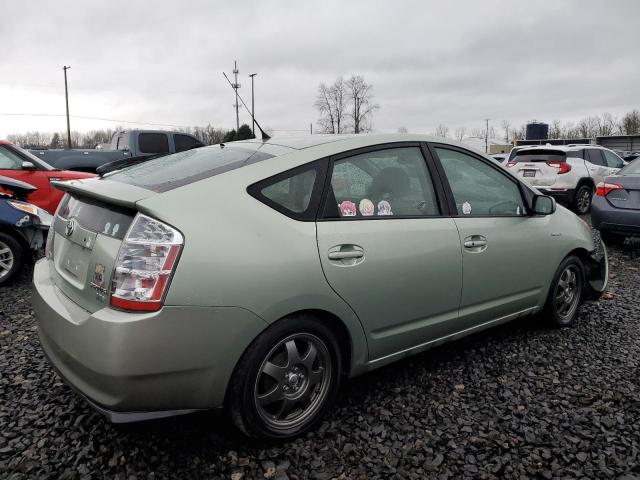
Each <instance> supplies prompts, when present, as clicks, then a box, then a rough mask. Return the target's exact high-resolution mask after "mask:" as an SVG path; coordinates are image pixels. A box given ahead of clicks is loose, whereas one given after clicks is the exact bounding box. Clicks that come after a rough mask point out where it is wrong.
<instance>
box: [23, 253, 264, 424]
mask: <svg viewBox="0 0 640 480" xmlns="http://www.w3.org/2000/svg"><path fill="white" fill-rule="evenodd" d="M47 262H48V260H46V259H43V260H40V261H39V262H38V263H37V264H36V266H35V268H34V278H33V309H34V312H35V315H36V319H37V324H38V334H39V337H40V343H41V345H42V348H43V350H44V352H45V354H46V355H47V357H48V359H49V361H50V362H51V364H52V365H53V366H54V367H55V369H56V370H57V371H58V372H59V373H60V376H61V377H62V378H63V379H64V380H65V381H66V382H67V383H69V384H70V385H71V386H72V387H73V388H74V389H75V390H77V391H78V392H79V393H81V394H82V395H83V396H84V397H86V398H87V399H88V400H89V401H90V403H91V404H92V405H93V406H94V407H96V408H97V409H98V410H100V411H101V412H102V413H104V414H106V415H107V417H109V418H110V419H111V420H112V421H116V422H127V421H136V420H143V419H148V418H158V417H163V416H168V415H176V414H181V413H188V412H189V411H193V410H198V409H206V408H215V407H219V406H222V405H223V403H224V396H225V393H226V388H227V384H228V382H229V379H230V377H231V374H232V372H233V369H234V368H235V365H236V363H237V361H238V360H239V358H240V356H241V355H242V353H243V352H244V350H245V348H246V347H247V346H248V345H249V343H250V342H251V341H252V340H253V339H254V338H255V337H256V336H257V335H258V334H259V333H260V332H261V331H262V330H263V329H264V328H265V327H266V323H265V322H264V321H263V320H262V319H260V318H259V317H257V316H256V315H254V314H253V313H251V312H249V311H247V310H244V309H241V308H234V307H206V308H199V307H177V306H165V307H164V308H163V309H162V310H160V311H159V312H154V313H141V314H137V313H136V314H132V313H127V312H121V311H116V310H112V309H110V308H104V309H102V310H98V311H96V312H94V313H90V312H87V311H86V310H84V309H82V308H80V307H79V306H78V305H76V304H75V303H74V302H72V301H71V300H70V299H69V298H67V297H66V296H65V295H64V294H63V293H62V292H61V291H60V290H59V289H58V288H57V287H56V286H55V285H54V284H53V283H52V279H51V278H50V276H49V268H48V265H47Z"/></svg>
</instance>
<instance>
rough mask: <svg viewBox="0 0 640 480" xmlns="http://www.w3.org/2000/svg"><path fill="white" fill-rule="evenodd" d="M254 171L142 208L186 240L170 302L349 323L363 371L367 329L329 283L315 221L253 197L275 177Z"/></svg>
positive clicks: (201, 185) (152, 201) (157, 198)
mask: <svg viewBox="0 0 640 480" xmlns="http://www.w3.org/2000/svg"><path fill="white" fill-rule="evenodd" d="M276 161H278V162H279V164H280V165H281V166H284V167H285V168H279V169H278V170H277V171H283V170H286V169H287V168H286V166H287V160H286V159H285V158H284V157H278V158H277V159H276ZM294 165H295V163H291V166H294ZM252 167H254V166H251V167H245V168H242V169H238V170H234V171H231V172H227V173H225V174H223V175H219V176H216V177H212V178H209V179H206V180H203V181H200V182H197V183H194V184H191V185H189V186H186V187H182V188H179V189H176V190H172V191H169V192H166V193H164V194H162V195H156V196H154V197H151V198H147V199H145V200H143V201H142V202H140V203H139V208H140V210H141V211H143V212H144V213H147V214H149V215H152V216H154V217H155V218H158V219H160V220H163V221H166V222H167V223H169V224H171V225H173V226H175V227H176V228H178V229H179V230H180V231H181V232H182V233H183V235H184V237H185V246H184V249H183V252H182V254H181V257H180V260H179V263H178V267H177V269H176V272H175V275H174V277H173V280H172V283H171V286H170V290H169V292H168V295H167V298H166V304H167V305H189V306H202V307H205V306H216V307H224V306H233V307H241V308H245V309H247V310H249V311H251V312H253V313H254V314H256V315H258V316H259V317H261V318H262V319H264V320H265V321H266V322H267V323H269V324H270V323H273V322H275V321H277V320H278V319H280V318H282V317H284V316H287V315H289V314H291V313H294V312H297V311H301V310H307V309H321V310H324V311H327V312H329V313H331V314H333V315H335V316H337V317H338V318H340V319H341V320H342V321H343V322H344V324H345V325H346V327H347V329H348V330H349V332H350V335H351V343H352V365H356V366H360V365H363V364H364V363H365V362H366V360H367V356H368V355H367V347H366V340H365V336H364V332H363V330H362V325H361V324H360V321H359V319H358V318H357V316H356V314H355V313H354V312H353V311H352V310H351V308H350V307H349V306H348V305H347V304H346V303H345V302H344V301H343V300H342V299H341V298H340V297H339V296H338V295H337V294H336V293H335V292H334V291H333V290H332V289H331V288H330V286H329V285H328V283H327V282H326V279H325V277H324V274H323V271H322V268H321V265H320V259H319V256H318V246H317V241H316V226H315V222H301V221H297V220H293V219H291V218H289V217H287V216H285V215H283V214H281V213H279V212H277V211H275V210H273V209H272V208H270V207H268V206H266V205H264V204H263V203H261V202H259V201H258V200H256V199H255V198H253V197H251V196H250V195H249V194H248V193H247V191H246V188H247V186H248V185H250V184H251V183H254V182H255V181H258V180H260V179H262V178H265V177H268V176H269V175H272V174H275V173H277V171H274V170H273V168H272V167H268V168H265V167H264V166H260V167H259V168H252ZM256 167H258V165H257V164H256ZM245 170H246V172H245ZM248 172H250V173H251V174H250V175H247V173H248ZM260 172H264V173H260ZM267 172H268V174H267ZM252 340H253V339H252V338H251V339H247V346H248V345H249V343H250V342H251V341H252ZM352 371H353V370H352Z"/></svg>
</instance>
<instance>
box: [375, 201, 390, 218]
mask: <svg viewBox="0 0 640 480" xmlns="http://www.w3.org/2000/svg"><path fill="white" fill-rule="evenodd" d="M378 215H393V212H392V211H391V204H390V203H389V202H387V201H386V200H380V201H379V202H378Z"/></svg>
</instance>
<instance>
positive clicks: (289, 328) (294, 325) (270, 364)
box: [225, 315, 342, 440]
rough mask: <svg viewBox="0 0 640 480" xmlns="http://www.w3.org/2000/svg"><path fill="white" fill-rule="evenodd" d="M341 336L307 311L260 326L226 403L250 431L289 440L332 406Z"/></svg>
mask: <svg viewBox="0 0 640 480" xmlns="http://www.w3.org/2000/svg"><path fill="white" fill-rule="evenodd" d="M341 370H342V358H341V352H340V347H339V344H338V340H337V339H336V336H335V335H334V333H333V332H332V331H331V330H330V329H329V328H328V327H327V326H326V325H325V324H323V323H321V322H318V321H317V320H316V319H315V318H313V317H311V316H309V315H296V316H292V317H287V318H284V319H282V320H280V321H278V322H276V323H275V324H273V325H272V326H271V327H269V328H268V329H267V330H265V331H264V332H262V333H261V334H260V335H259V336H258V337H257V338H256V339H255V340H254V341H253V343H252V344H251V345H250V346H249V348H248V349H247V350H246V352H245V353H244V354H243V356H242V358H241V359H240V361H239V362H238V365H237V366H236V369H235V371H234V373H233V376H232V378H231V382H230V384H229V388H228V391H227V402H226V405H225V406H226V409H227V411H228V413H229V414H230V417H231V419H232V421H233V423H234V425H235V426H236V427H237V428H238V429H239V430H240V431H241V432H242V433H244V434H245V435H246V436H248V437H250V438H259V439H267V440H286V439H290V438H293V437H296V436H298V435H301V434H303V433H304V432H306V431H308V430H311V429H312V428H314V427H315V426H316V425H317V424H318V423H319V422H320V421H321V420H322V418H323V416H324V415H325V413H326V412H327V411H328V410H329V409H330V408H331V406H332V404H333V402H334V400H335V397H336V395H337V393H338V389H339V386H340V379H341V377H342V375H341V374H342V371H341Z"/></svg>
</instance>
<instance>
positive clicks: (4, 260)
mask: <svg viewBox="0 0 640 480" xmlns="http://www.w3.org/2000/svg"><path fill="white" fill-rule="evenodd" d="M22 263H23V255H22V247H21V246H20V244H19V243H18V241H17V240H16V239H15V238H13V237H12V236H11V235H7V234H6V233H2V232H0V285H2V284H4V283H6V282H8V281H10V280H11V279H12V278H13V277H14V275H15V274H16V273H17V272H18V271H19V270H20V268H21V267H22Z"/></svg>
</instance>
